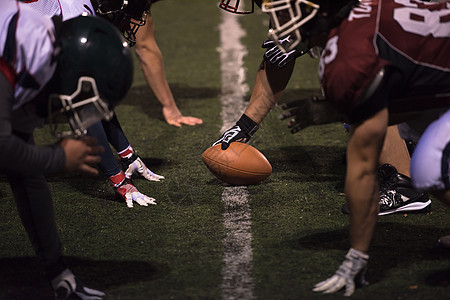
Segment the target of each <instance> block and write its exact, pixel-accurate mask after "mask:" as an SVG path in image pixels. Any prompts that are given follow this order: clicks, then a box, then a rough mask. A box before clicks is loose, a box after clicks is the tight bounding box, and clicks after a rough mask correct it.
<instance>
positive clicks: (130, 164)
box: [122, 154, 164, 181]
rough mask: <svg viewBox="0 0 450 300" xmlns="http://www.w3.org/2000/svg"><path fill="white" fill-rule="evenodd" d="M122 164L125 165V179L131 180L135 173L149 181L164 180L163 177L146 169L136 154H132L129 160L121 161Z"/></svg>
mask: <svg viewBox="0 0 450 300" xmlns="http://www.w3.org/2000/svg"><path fill="white" fill-rule="evenodd" d="M122 162H123V163H124V164H125V177H126V178H131V176H132V175H133V174H136V173H137V174H139V175H141V176H142V177H144V178H145V179H147V180H149V181H161V179H164V176H161V175H158V174H156V173H153V172H152V171H151V170H150V169H149V168H147V166H146V165H145V164H144V162H143V161H142V160H141V158H140V157H139V156H137V155H136V154H133V156H131V158H130V159H122Z"/></svg>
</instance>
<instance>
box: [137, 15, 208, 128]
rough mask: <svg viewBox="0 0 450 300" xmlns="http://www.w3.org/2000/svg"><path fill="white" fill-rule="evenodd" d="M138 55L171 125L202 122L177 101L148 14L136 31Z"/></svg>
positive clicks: (146, 77) (165, 116)
mask: <svg viewBox="0 0 450 300" xmlns="http://www.w3.org/2000/svg"><path fill="white" fill-rule="evenodd" d="M135 47H136V55H137V57H138V58H139V65H140V68H141V70H142V72H143V73H144V77H145V80H146V82H147V84H148V85H149V86H150V88H151V89H152V90H153V92H154V93H155V96H156V98H157V99H158V101H159V102H160V103H161V105H162V109H163V115H164V118H165V120H166V122H167V123H169V124H170V125H175V126H181V124H182V123H184V124H187V125H195V124H201V123H202V120H201V119H198V118H194V117H185V116H183V115H182V114H181V112H180V110H179V109H178V107H177V104H176V103H175V99H174V98H173V95H172V92H171V91H170V87H169V84H168V82H167V80H166V73H165V69H164V62H163V57H162V54H161V51H160V50H159V47H158V45H157V44H156V41H155V31H154V28H153V22H152V17H151V16H150V15H148V17H147V23H146V24H145V26H143V27H142V28H140V29H139V30H138V32H137V33H136V46H135Z"/></svg>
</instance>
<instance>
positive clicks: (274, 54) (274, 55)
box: [262, 36, 306, 69]
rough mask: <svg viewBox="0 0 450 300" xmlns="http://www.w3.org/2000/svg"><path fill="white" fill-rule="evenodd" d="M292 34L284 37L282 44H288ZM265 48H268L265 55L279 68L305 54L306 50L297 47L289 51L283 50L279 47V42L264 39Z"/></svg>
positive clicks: (263, 45)
mask: <svg viewBox="0 0 450 300" xmlns="http://www.w3.org/2000/svg"><path fill="white" fill-rule="evenodd" d="M289 39H290V36H287V37H285V38H284V39H281V40H280V41H279V42H280V44H282V45H283V44H286V43H288V42H289ZM262 47H263V48H266V49H267V50H266V52H265V53H264V57H265V58H266V59H267V60H268V61H269V62H270V63H271V64H272V65H275V64H276V65H277V66H278V68H280V69H281V68H283V67H284V66H285V65H287V64H288V63H289V62H291V61H292V60H294V59H296V58H297V57H299V56H301V55H303V54H305V53H306V52H301V51H298V50H296V49H293V50H291V51H289V52H286V53H285V52H283V51H281V49H280V48H278V46H277V44H276V43H275V42H274V41H272V40H267V41H264V43H263V44H262Z"/></svg>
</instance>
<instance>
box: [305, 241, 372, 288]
mask: <svg viewBox="0 0 450 300" xmlns="http://www.w3.org/2000/svg"><path fill="white" fill-rule="evenodd" d="M368 260H369V255H367V254H365V253H363V252H361V251H358V250H355V249H353V248H350V250H349V251H348V253H347V255H346V256H345V260H344V262H343V263H342V265H341V266H340V267H339V269H338V270H337V271H336V273H335V274H334V275H333V276H332V277H330V278H328V279H327V280H324V281H322V282H319V283H317V284H316V285H315V286H314V289H313V291H314V292H323V293H324V294H331V293H334V292H337V291H339V290H340V289H342V288H344V287H345V293H344V296H347V297H348V296H351V295H352V294H353V292H354V291H355V282H356V283H358V284H360V285H368V284H369V283H368V282H367V281H366V279H365V274H366V270H367V261H368Z"/></svg>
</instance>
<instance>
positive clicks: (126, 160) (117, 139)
mask: <svg viewBox="0 0 450 300" xmlns="http://www.w3.org/2000/svg"><path fill="white" fill-rule="evenodd" d="M102 125H103V132H104V133H105V135H106V137H107V140H108V142H109V143H110V144H111V145H112V146H113V147H114V149H116V151H117V153H118V155H119V156H120V159H121V165H122V169H123V171H124V172H125V176H126V177H127V178H131V176H132V175H133V174H136V173H137V174H140V175H141V176H143V177H144V178H145V179H147V180H150V181H160V180H161V179H164V176H161V175H158V174H155V173H153V172H152V171H151V170H150V169H149V168H147V166H146V165H145V163H144V162H143V161H142V159H141V158H140V157H139V156H138V155H137V154H136V153H135V151H134V149H133V147H132V146H131V145H130V143H129V141H128V139H127V137H126V135H125V133H124V132H123V130H122V126H120V123H119V120H118V119H117V116H116V114H114V116H113V118H112V119H111V120H110V121H102Z"/></svg>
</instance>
